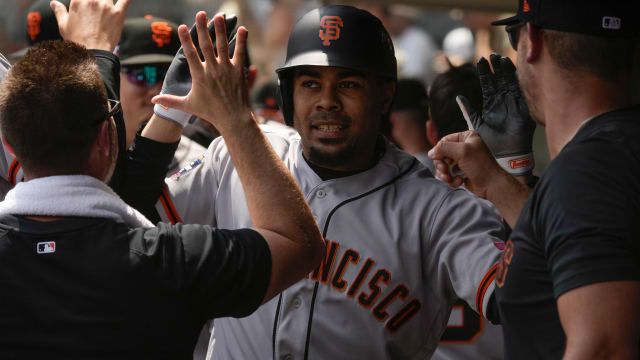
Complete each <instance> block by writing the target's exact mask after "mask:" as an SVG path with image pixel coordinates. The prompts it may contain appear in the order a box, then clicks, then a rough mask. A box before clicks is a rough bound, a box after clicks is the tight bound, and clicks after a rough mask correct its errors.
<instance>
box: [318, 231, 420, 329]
mask: <svg viewBox="0 0 640 360" xmlns="http://www.w3.org/2000/svg"><path fill="white" fill-rule="evenodd" d="M325 244H326V247H327V251H326V252H325V257H324V258H323V259H322V262H321V263H320V265H319V266H318V267H317V268H316V269H315V270H314V271H312V272H311V273H310V274H307V276H306V278H307V279H310V280H312V281H316V282H320V283H321V284H326V285H328V286H329V287H330V288H331V289H334V290H336V291H337V292H339V293H344V291H345V290H346V289H347V288H349V290H348V291H347V292H346V293H345V295H346V296H347V297H348V298H351V299H353V300H354V301H356V302H357V303H358V304H359V305H360V306H362V308H363V309H366V310H368V311H369V312H370V314H371V316H372V317H373V318H374V319H376V320H377V321H378V322H380V323H384V322H385V321H387V324H386V328H387V330H388V331H390V332H395V331H397V330H399V329H400V328H401V327H402V326H404V324H406V323H407V322H408V321H409V320H410V319H411V318H412V317H413V316H415V314H417V313H418V312H419V311H420V309H421V308H422V305H421V303H420V302H419V301H417V300H415V299H414V300H413V301H412V302H410V303H408V304H406V305H404V306H403V305H402V304H398V305H397V308H399V309H400V310H398V311H397V312H396V313H395V314H394V312H395V311H392V312H391V313H389V310H388V309H389V307H391V305H392V304H395V303H399V302H402V303H404V302H405V301H406V300H407V299H409V297H410V293H411V291H410V290H409V288H408V287H407V286H406V285H405V284H397V285H395V287H393V288H392V289H391V287H389V286H388V285H389V284H390V283H391V278H392V277H391V272H390V271H389V270H387V269H384V268H378V269H374V267H375V264H376V262H375V261H374V260H373V259H371V258H367V260H366V261H364V262H363V263H361V262H360V254H359V253H358V251H356V250H354V249H346V250H342V251H341V249H340V244H339V243H337V242H335V241H330V240H327V239H325ZM340 253H342V254H340ZM340 256H341V257H340ZM339 257H340V260H338V258H339ZM336 264H337V265H336ZM334 265H336V268H335V271H333V267H334ZM352 268H353V269H352ZM357 268H359V269H357ZM347 269H350V272H351V273H356V272H357V275H356V276H355V277H353V278H350V276H348V275H347V276H346V277H345V274H347ZM370 275H371V276H370ZM363 284H367V287H368V289H366V290H363V291H360V288H361V287H362V285H363ZM356 295H357V296H356ZM379 299H382V300H381V301H379V302H378V300H379ZM394 307H395V306H394ZM370 309H372V310H370ZM389 318H391V320H393V323H391V320H389ZM383 326H384V325H383Z"/></svg>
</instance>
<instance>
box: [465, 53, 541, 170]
mask: <svg viewBox="0 0 640 360" xmlns="http://www.w3.org/2000/svg"><path fill="white" fill-rule="evenodd" d="M490 59H491V64H492V65H493V69H494V71H495V74H494V73H492V72H491V68H490V67H489V62H488V61H487V60H486V59H485V58H482V59H480V61H478V75H479V77H480V85H481V87H482V96H483V106H482V113H481V114H479V113H477V112H476V111H475V109H473V108H472V107H471V105H470V103H469V100H467V99H466V98H465V97H464V96H458V100H459V103H460V102H461V103H462V105H464V107H465V108H466V111H467V112H468V118H469V122H470V125H472V126H473V129H472V130H475V131H476V132H477V133H478V134H479V135H480V137H481V138H482V140H483V141H484V143H485V144H486V145H487V147H488V148H489V150H491V152H492V153H493V156H494V157H495V159H496V161H497V162H498V164H500V166H501V167H502V168H503V169H505V170H506V171H507V172H509V173H510V174H512V175H523V174H526V173H528V172H530V171H531V170H532V169H533V167H534V165H535V163H534V158H533V150H532V143H533V133H534V131H535V129H536V123H535V121H533V119H532V118H531V115H530V114H529V107H528V106H527V103H526V101H525V99H524V96H523V95H522V92H521V91H520V87H519V84H518V79H517V77H516V68H515V66H514V65H513V63H512V62H511V60H510V59H509V58H507V57H503V56H500V55H497V54H492V55H491V57H490ZM461 110H463V113H464V111H465V110H464V109H462V107H461Z"/></svg>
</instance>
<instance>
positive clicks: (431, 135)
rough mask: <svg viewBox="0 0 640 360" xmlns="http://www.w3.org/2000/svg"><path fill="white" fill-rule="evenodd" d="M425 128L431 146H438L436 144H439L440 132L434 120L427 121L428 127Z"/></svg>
mask: <svg viewBox="0 0 640 360" xmlns="http://www.w3.org/2000/svg"><path fill="white" fill-rule="evenodd" d="M425 127H426V131H427V140H428V141H429V144H431V146H436V144H437V143H438V130H436V125H435V123H434V122H433V120H431V119H429V120H427V126H425Z"/></svg>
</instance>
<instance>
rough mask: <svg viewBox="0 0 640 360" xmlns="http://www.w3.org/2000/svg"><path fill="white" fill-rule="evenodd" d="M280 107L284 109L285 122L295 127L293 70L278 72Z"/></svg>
mask: <svg viewBox="0 0 640 360" xmlns="http://www.w3.org/2000/svg"><path fill="white" fill-rule="evenodd" d="M276 99H277V100H278V107H280V110H281V111H282V117H284V122H285V124H287V125H288V126H291V127H293V79H292V75H291V71H283V72H280V73H279V74H278V94H277V97H276Z"/></svg>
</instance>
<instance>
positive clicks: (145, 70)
mask: <svg viewBox="0 0 640 360" xmlns="http://www.w3.org/2000/svg"><path fill="white" fill-rule="evenodd" d="M168 69H169V66H156V65H140V66H123V67H122V68H121V71H122V72H123V73H125V74H126V75H127V80H128V81H129V82H130V83H132V84H134V85H138V86H146V87H152V86H154V85H156V84H157V83H161V82H163V81H164V77H165V76H166V75H167V70H168Z"/></svg>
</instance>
